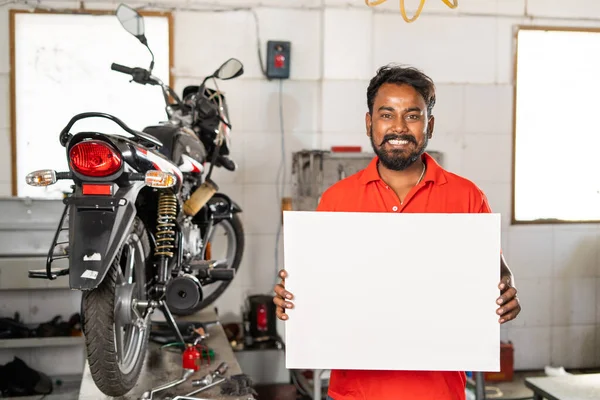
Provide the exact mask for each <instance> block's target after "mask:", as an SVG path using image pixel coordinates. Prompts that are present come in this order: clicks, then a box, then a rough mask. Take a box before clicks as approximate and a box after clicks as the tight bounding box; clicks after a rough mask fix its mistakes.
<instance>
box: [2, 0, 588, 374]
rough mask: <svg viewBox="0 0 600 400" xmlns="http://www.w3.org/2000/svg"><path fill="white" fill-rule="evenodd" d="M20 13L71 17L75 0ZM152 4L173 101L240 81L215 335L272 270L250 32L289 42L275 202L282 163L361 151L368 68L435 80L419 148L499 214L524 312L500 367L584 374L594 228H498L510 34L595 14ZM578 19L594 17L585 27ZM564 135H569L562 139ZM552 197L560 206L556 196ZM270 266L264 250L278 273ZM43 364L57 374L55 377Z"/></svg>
mask: <svg viewBox="0 0 600 400" xmlns="http://www.w3.org/2000/svg"><path fill="white" fill-rule="evenodd" d="M291 3H293V5H291ZM412 3H414V4H416V3H417V2H411V4H412ZM0 4H2V6H1V7H0V26H1V27H2V28H1V29H0V195H2V196H10V195H11V153H10V148H11V141H10V118H9V115H10V114H9V113H10V97H9V86H10V85H9V82H10V81H9V30H8V25H9V24H8V10H9V8H23V9H27V8H28V6H27V5H24V4H23V3H14V4H13V3H0ZM31 4H32V6H33V5H34V4H35V5H38V6H47V7H52V8H65V7H66V8H77V7H79V2H77V1H56V2H55V1H40V2H32V3H31ZM117 4H118V3H116V2H86V3H85V7H86V8H88V9H114V8H115V7H116V5H117ZM288 4H289V5H288ZM130 5H131V6H136V4H134V3H131V4H130ZM154 5H155V6H156V3H155V4H154ZM160 5H161V6H164V7H157V9H158V10H168V9H171V8H172V9H173V15H174V41H173V44H174V71H173V73H174V78H175V88H176V90H177V92H178V93H181V90H182V88H183V87H184V86H185V85H187V84H190V83H192V82H199V81H201V79H202V78H203V77H204V75H206V74H208V73H210V72H212V71H213V70H214V68H216V66H217V65H218V64H219V63H220V62H222V61H224V60H226V59H228V58H229V57H236V58H238V59H240V60H241V61H242V62H243V63H244V66H245V74H244V75H243V76H242V77H240V78H238V79H236V80H234V81H231V82H227V84H226V85H223V86H224V88H225V89H226V90H227V93H228V101H229V107H230V113H231V118H232V123H233V126H234V130H233V133H232V140H233V145H232V158H233V159H235V160H236V161H237V162H238V165H239V170H238V171H237V172H235V173H230V172H228V171H223V172H222V173H221V171H218V172H217V173H218V176H215V180H216V181H217V182H218V183H219V185H220V186H221V187H222V188H223V191H224V192H226V193H228V194H230V195H231V196H232V197H234V198H235V199H238V200H239V203H240V205H241V206H242V208H243V209H244V213H243V214H242V216H243V221H244V226H245V230H246V234H247V236H246V252H245V255H244V259H243V262H242V265H241V271H240V274H239V275H238V276H237V278H236V279H235V281H234V282H233V284H232V285H231V286H230V287H229V289H228V290H227V291H226V293H225V294H224V295H223V296H222V297H221V298H220V299H219V301H218V303H217V306H218V308H219V311H220V314H221V315H222V316H223V319H224V320H225V321H229V320H236V319H239V317H240V311H241V307H242V304H243V301H244V300H245V298H246V297H247V295H249V294H252V293H271V291H272V286H273V283H274V276H275V271H276V269H275V268H276V267H275V260H274V247H275V244H276V232H277V229H278V223H279V215H280V199H279V194H278V193H277V182H276V172H277V169H278V167H279V164H280V161H281V155H280V145H281V142H280V140H281V136H280V135H281V133H280V131H279V114H278V90H279V88H278V85H279V82H277V81H267V80H266V79H265V78H264V77H263V75H262V73H261V70H260V67H259V64H258V57H257V54H256V50H257V49H256V21H258V30H259V32H260V38H261V41H262V42H261V46H262V49H263V54H265V52H266V50H265V49H266V41H267V40H289V41H291V42H292V65H291V77H290V79H289V80H286V81H284V82H283V110H284V122H285V124H284V135H285V144H286V149H285V150H286V160H287V163H288V165H287V171H288V176H287V177H286V186H285V195H286V196H289V195H290V176H289V172H290V170H291V164H290V162H291V153H292V152H293V151H297V150H300V149H308V148H310V149H313V148H314V149H329V148H330V147H331V146H332V145H361V146H362V147H363V150H364V151H371V148H370V144H369V141H368V139H367V137H366V136H365V132H364V113H365V111H366V87H367V85H368V81H369V79H370V78H371V77H372V76H373V74H374V73H375V71H376V68H378V67H379V66H381V65H384V64H387V63H389V62H401V63H407V64H411V65H414V66H416V67H418V68H421V69H423V70H424V71H425V72H426V73H427V74H429V75H430V76H431V77H432V78H433V79H434V81H435V82H436V85H437V94H438V101H437V105H436V107H435V110H434V113H435V115H436V128H435V134H434V139H433V140H432V141H431V142H430V149H431V150H438V151H440V152H442V153H444V160H445V161H444V162H445V166H446V167H447V168H448V169H449V170H450V171H452V172H456V173H458V174H461V175H463V176H465V177H467V178H469V179H471V180H473V181H474V182H475V183H477V184H478V185H479V186H480V187H481V188H482V189H483V190H484V191H485V192H486V194H487V195H488V197H489V200H490V203H491V206H492V208H493V210H494V211H495V212H500V213H502V215H503V217H502V221H503V225H502V226H503V231H502V235H503V248H504V249H505V255H506V258H507V260H508V262H509V265H510V266H511V268H512V269H513V271H514V273H515V275H516V279H517V283H518V288H519V290H520V297H521V301H522V303H523V304H524V305H525V306H524V308H523V312H522V313H521V315H520V317H519V318H518V319H517V320H516V321H514V322H511V323H510V324H508V325H505V326H503V327H502V338H503V340H510V341H512V342H513V343H514V346H515V369H543V367H544V366H546V365H554V366H561V365H562V366H564V367H566V368H569V367H573V368H584V367H593V366H598V365H599V364H600V307H598V306H599V305H600V254H599V252H598V241H599V233H600V230H599V226H598V225H596V224H585V225H584V224H581V225H575V224H569V225H520V226H512V225H510V215H511V168H512V155H511V146H512V121H513V101H512V99H513V62H514V61H513V52H514V50H515V47H514V35H513V28H514V27H515V26H517V25H552V26H576V27H597V28H600V3H599V2H598V1H596V0H571V1H568V2H567V1H558V0H555V1H548V0H478V1H461V3H460V7H459V9H458V10H450V9H448V8H447V7H446V6H445V5H444V4H443V3H442V2H441V1H434V0H430V1H428V2H427V4H426V7H425V10H424V12H423V14H422V15H421V17H420V18H419V19H418V20H417V22H416V23H413V24H406V23H405V22H404V21H403V20H402V19H401V16H400V15H399V11H398V3H397V1H388V2H387V3H385V4H382V5H380V6H377V7H375V8H372V9H369V8H367V7H366V6H365V5H364V2H363V1H362V0H355V1H350V0H295V1H293V2H289V1H280V0H269V1H266V0H263V1H253V0H243V1H241V0H240V1H234V0H221V1H200V0H196V1H193V0H190V1H163V2H161V3H160ZM234 6H240V7H244V8H251V9H252V10H254V11H255V12H256V17H257V19H256V20H255V16H254V15H253V13H252V12H251V11H249V10H246V9H240V10H237V11H223V12H213V11H211V10H210V8H219V9H224V8H229V7H234ZM192 8H197V10H191V9H192ZM201 8H206V10H200V9H201ZM411 8H412V7H409V9H411ZM149 9H151V8H149ZM186 9H188V10H186ZM593 15H596V16H598V17H596V19H592V17H590V16H593ZM115 62H118V60H115ZM144 67H145V65H144ZM107 68H108V66H107ZM52 106H53V105H51V104H46V105H40V107H52ZM48 134H52V135H55V134H56V135H57V134H58V132H49V133H48ZM571 135H576V133H575V132H567V135H566V136H568V137H571ZM557 195H563V194H561V193H560V189H558V190H557ZM280 243H281V242H280ZM282 253H283V252H282V249H281V244H280V251H279V255H280V260H279V265H280V266H281V265H282ZM78 308H79V293H75V292H73V293H71V292H69V291H67V290H47V291H43V293H35V294H32V293H31V292H29V291H0V315H1V316H11V315H12V314H13V313H14V312H15V311H19V312H20V313H21V316H22V317H23V319H24V320H25V321H26V322H31V323H40V322H44V321H48V320H50V319H51V318H52V317H54V316H55V315H57V314H61V315H63V316H64V317H68V316H69V315H71V314H72V313H74V312H77V311H78ZM280 332H281V333H283V328H282V327H281V326H280ZM83 351H84V350H83V346H81V347H78V348H69V349H64V348H55V349H51V348H49V349H44V350H43V351H39V352H36V353H33V352H31V351H29V350H27V349H17V350H15V349H0V363H5V362H7V361H9V360H10V359H12V356H13V355H15V354H16V355H18V356H20V357H22V358H23V359H24V360H25V361H26V362H27V363H28V364H30V365H36V366H37V368H39V369H40V370H42V371H54V372H53V373H65V374H67V373H77V372H79V371H81V368H82V366H83ZM59 356H60V359H61V361H62V362H60V363H56V359H57V358H58V357H59Z"/></svg>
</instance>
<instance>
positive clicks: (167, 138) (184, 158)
mask: <svg viewBox="0 0 600 400" xmlns="http://www.w3.org/2000/svg"><path fill="white" fill-rule="evenodd" d="M144 132H145V133H147V134H149V135H152V136H154V137H155V138H157V139H158V140H160V141H161V142H162V144H163V147H161V149H160V150H159V151H160V153H162V154H163V155H164V156H165V157H167V158H168V159H169V160H171V161H173V162H174V163H175V164H177V165H178V166H179V169H180V170H181V172H202V171H203V169H204V162H205V161H206V148H205V147H204V144H202V142H201V141H200V139H198V137H197V136H196V134H195V133H194V131H192V130H189V129H185V128H180V127H177V126H174V125H169V124H165V125H153V126H148V127H146V128H144Z"/></svg>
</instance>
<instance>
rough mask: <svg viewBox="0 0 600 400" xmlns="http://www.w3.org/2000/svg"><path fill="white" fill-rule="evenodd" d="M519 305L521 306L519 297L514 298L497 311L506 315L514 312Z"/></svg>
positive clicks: (501, 314)
mask: <svg viewBox="0 0 600 400" xmlns="http://www.w3.org/2000/svg"><path fill="white" fill-rule="evenodd" d="M517 307H519V301H518V300H517V299H512V300H511V301H509V302H508V303H506V304H505V305H503V306H501V307H499V308H498V309H497V310H496V313H497V314H498V315H500V316H501V317H502V316H504V315H506V314H508V313H510V312H512V311H513V310H514V309H516V308H517Z"/></svg>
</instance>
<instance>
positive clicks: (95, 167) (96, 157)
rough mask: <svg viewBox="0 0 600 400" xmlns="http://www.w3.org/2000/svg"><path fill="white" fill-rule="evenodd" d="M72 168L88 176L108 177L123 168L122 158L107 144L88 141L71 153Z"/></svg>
mask: <svg viewBox="0 0 600 400" xmlns="http://www.w3.org/2000/svg"><path fill="white" fill-rule="evenodd" d="M69 158H70V159H71V167H72V168H73V170H75V171H76V172H79V173H80V174H82V175H86V176H96V177H99V176H108V175H112V174H114V173H115V172H117V171H118V170H119V169H120V168H121V163H122V161H121V156H120V155H119V154H118V153H117V152H116V151H115V150H114V149H113V148H112V147H111V146H110V145H109V144H108V143H106V142H102V141H100V140H87V141H84V142H80V143H77V144H76V145H75V146H73V147H72V148H71V151H69Z"/></svg>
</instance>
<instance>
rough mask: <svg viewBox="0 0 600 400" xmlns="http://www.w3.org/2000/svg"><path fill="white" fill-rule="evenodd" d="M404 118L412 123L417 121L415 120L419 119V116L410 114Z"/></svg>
mask: <svg viewBox="0 0 600 400" xmlns="http://www.w3.org/2000/svg"><path fill="white" fill-rule="evenodd" d="M406 118H408V119H412V120H413V121H417V120H419V119H421V116H420V115H417V114H410V115H408V116H407V117H406Z"/></svg>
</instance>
